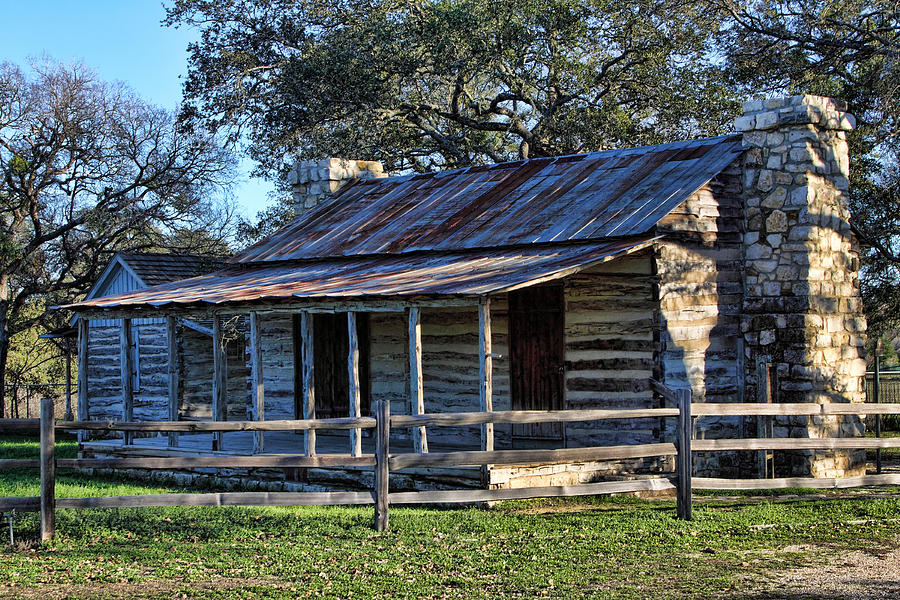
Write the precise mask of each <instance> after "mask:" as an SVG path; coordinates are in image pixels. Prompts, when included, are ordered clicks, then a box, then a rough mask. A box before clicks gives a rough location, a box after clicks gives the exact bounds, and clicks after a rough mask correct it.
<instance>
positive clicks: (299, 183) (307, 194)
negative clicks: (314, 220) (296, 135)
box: [287, 158, 387, 215]
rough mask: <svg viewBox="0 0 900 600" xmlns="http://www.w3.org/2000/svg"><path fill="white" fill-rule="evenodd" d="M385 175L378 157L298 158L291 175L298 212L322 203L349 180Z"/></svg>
mask: <svg viewBox="0 0 900 600" xmlns="http://www.w3.org/2000/svg"><path fill="white" fill-rule="evenodd" d="M381 177H387V175H386V174H385V172H384V168H383V167H382V166H381V162H379V161H377V160H348V159H346V158H326V159H324V160H319V161H314V160H304V161H298V162H297V164H296V166H295V167H294V168H293V169H292V170H291V171H290V172H289V173H288V175H287V181H288V184H289V185H290V186H291V191H292V193H293V196H294V214H295V215H299V214H300V213H302V212H304V211H307V210H309V209H311V208H313V207H315V206H317V205H319V204H321V203H322V202H323V201H324V200H325V199H326V198H327V197H328V196H330V195H331V194H333V193H335V192H336V191H338V190H339V189H340V188H341V187H342V186H343V185H344V184H346V183H347V182H349V181H353V180H354V179H377V178H381Z"/></svg>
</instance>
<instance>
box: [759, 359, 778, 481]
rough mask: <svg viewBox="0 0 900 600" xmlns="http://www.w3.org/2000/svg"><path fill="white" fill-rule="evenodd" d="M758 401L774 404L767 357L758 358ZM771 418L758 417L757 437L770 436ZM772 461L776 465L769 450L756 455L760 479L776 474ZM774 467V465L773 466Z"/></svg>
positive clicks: (765, 416)
mask: <svg viewBox="0 0 900 600" xmlns="http://www.w3.org/2000/svg"><path fill="white" fill-rule="evenodd" d="M756 401H757V402H758V403H759V404H772V382H771V381H769V364H768V362H767V361H766V358H765V357H762V356H757V357H756ZM770 419H771V417H769V416H767V415H760V416H758V417H756V437H758V438H765V437H769V436H768V430H769V428H768V421H769V420H770ZM770 459H772V460H771V462H772V463H774V457H773V455H772V454H771V453H770V452H769V451H767V450H760V451H759V452H757V453H756V470H757V476H758V477H759V478H760V479H768V478H769V477H770V476H771V477H774V476H775V474H774V473H772V474H771V475H770V474H769V463H770ZM773 466H774V465H773Z"/></svg>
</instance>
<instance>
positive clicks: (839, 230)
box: [735, 96, 866, 477]
mask: <svg viewBox="0 0 900 600" xmlns="http://www.w3.org/2000/svg"><path fill="white" fill-rule="evenodd" d="M846 108H847V107H846V104H844V103H843V102H841V101H839V100H832V99H830V98H823V97H820V96H792V97H790V98H778V99H771V100H753V101H750V102H746V103H745V104H744V114H743V116H741V117H739V118H738V119H737V120H736V121H735V128H736V129H737V130H738V131H739V132H742V133H743V138H744V139H743V144H744V148H745V149H746V150H745V153H744V158H743V163H744V164H743V167H744V169H743V177H744V181H743V187H744V197H745V215H746V221H745V226H746V228H745V233H744V260H745V265H746V279H745V282H744V285H745V297H744V310H743V319H742V323H741V328H742V331H743V335H744V342H745V349H746V350H745V358H746V360H745V364H746V373H745V377H746V382H747V384H748V385H747V389H746V397H747V398H748V401H753V399H755V398H756V395H755V394H756V389H755V388H756V368H755V366H756V361H757V358H758V357H759V359H761V360H765V361H766V362H769V363H772V364H773V365H774V366H775V372H776V374H775V376H774V380H773V382H772V389H773V396H774V401H776V402H816V403H826V402H850V403H853V402H864V401H865V370H866V365H865V360H864V358H863V356H864V349H863V346H864V343H865V331H866V321H865V317H864V316H863V310H862V303H861V301H860V297H859V255H858V251H857V247H856V241H855V239H854V236H853V234H852V233H851V231H850V214H849V210H848V189H849V180H848V175H849V164H848V163H849V159H848V151H847V132H848V131H850V130H852V129H853V128H854V126H855V119H854V118H853V116H852V115H850V114H848V113H847V112H846ZM862 434H863V423H862V421H861V420H860V419H859V418H858V417H828V418H822V417H811V418H810V417H783V418H782V417H779V418H777V419H776V421H775V424H774V435H775V437H809V438H816V437H838V436H856V435H862ZM775 457H776V473H778V474H779V475H789V474H796V475H813V476H816V477H840V476H849V475H859V474H864V471H865V455H864V453H863V452H861V451H841V452H818V451H816V452H809V451H807V452H800V451H791V452H776V453H775Z"/></svg>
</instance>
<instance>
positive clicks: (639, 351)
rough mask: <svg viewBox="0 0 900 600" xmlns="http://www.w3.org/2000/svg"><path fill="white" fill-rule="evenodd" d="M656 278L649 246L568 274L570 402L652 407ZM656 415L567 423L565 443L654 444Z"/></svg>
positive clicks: (586, 406)
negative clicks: (628, 254) (650, 382)
mask: <svg viewBox="0 0 900 600" xmlns="http://www.w3.org/2000/svg"><path fill="white" fill-rule="evenodd" d="M653 295H654V278H653V276H652V260H651V256H650V254H649V253H645V254H642V255H640V256H634V257H628V258H624V259H622V260H618V261H614V262H612V263H609V264H607V265H603V266H602V267H600V268H595V269H592V270H590V271H585V272H582V273H580V274H578V275H575V276H573V277H570V278H568V279H567V280H566V287H565V299H566V329H565V343H566V406H565V408H567V409H589V408H652V407H655V404H654V399H653V394H652V392H651V391H650V385H649V381H650V378H651V377H652V376H653V371H654V343H653V338H654V325H655V319H656V310H655V306H656V305H655V302H654V297H653ZM659 427H660V425H659V420H658V419H636V420H633V421H600V422H584V423H568V424H567V425H566V438H567V440H568V443H569V445H570V446H575V445H579V446H589V445H602V444H631V443H641V444H645V443H652V442H655V441H657V439H658V437H659V433H660V432H659Z"/></svg>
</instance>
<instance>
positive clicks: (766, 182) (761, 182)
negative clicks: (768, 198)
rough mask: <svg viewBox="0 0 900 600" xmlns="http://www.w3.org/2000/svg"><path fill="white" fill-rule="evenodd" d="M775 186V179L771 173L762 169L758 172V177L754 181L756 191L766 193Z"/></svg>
mask: <svg viewBox="0 0 900 600" xmlns="http://www.w3.org/2000/svg"><path fill="white" fill-rule="evenodd" d="M774 185H775V177H774V176H773V174H772V171H770V170H769V169H763V170H761V171H760V172H759V177H758V178H757V179H756V189H758V190H759V191H761V192H764V193H765V192H768V191H769V190H771V189H772V187H773V186H774Z"/></svg>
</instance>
